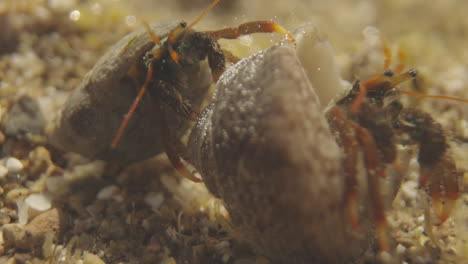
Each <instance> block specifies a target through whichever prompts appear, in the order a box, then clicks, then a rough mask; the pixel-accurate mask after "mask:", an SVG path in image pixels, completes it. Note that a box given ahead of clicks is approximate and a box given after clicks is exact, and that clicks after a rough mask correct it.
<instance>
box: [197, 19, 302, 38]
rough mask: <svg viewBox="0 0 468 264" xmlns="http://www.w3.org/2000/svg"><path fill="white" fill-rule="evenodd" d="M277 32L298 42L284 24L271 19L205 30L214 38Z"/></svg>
mask: <svg viewBox="0 0 468 264" xmlns="http://www.w3.org/2000/svg"><path fill="white" fill-rule="evenodd" d="M272 32H277V33H279V34H282V35H285V36H286V39H287V40H289V41H290V42H292V43H295V42H296V39H295V38H294V37H293V35H292V34H291V33H289V31H287V30H286V29H284V28H283V27H282V26H280V25H278V24H276V23H274V22H271V21H251V22H247V23H244V24H241V25H239V26H238V27H232V28H224V29H220V30H215V31H205V33H207V34H209V35H211V36H212V37H213V38H214V39H220V38H224V39H236V38H239V37H240V36H243V35H248V34H253V33H272Z"/></svg>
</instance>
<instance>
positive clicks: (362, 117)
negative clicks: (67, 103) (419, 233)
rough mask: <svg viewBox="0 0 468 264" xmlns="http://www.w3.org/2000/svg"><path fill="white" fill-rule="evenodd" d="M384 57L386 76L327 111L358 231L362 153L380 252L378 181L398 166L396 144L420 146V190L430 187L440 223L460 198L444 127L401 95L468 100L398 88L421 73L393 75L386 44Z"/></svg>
mask: <svg viewBox="0 0 468 264" xmlns="http://www.w3.org/2000/svg"><path fill="white" fill-rule="evenodd" d="M384 53H385V55H386V60H385V65H384V71H383V73H382V74H381V75H378V76H376V77H373V78H371V79H369V80H366V81H364V82H362V83H361V82H360V81H356V82H354V84H353V85H352V88H351V89H350V90H349V91H348V92H347V93H346V94H345V95H344V96H343V97H341V98H339V99H337V100H336V101H335V102H334V103H333V104H332V105H331V106H330V107H329V108H328V109H327V111H326V117H327V121H328V123H329V124H330V128H331V130H332V131H333V133H334V135H335V137H336V139H337V142H338V143H339V145H340V146H341V147H342V148H343V150H344V152H345V158H344V161H343V173H344V174H345V180H346V186H347V187H346V191H345V199H344V200H345V201H346V202H345V203H346V208H347V209H348V212H349V215H350V219H351V223H352V225H353V226H355V227H357V226H358V218H359V213H358V207H359V206H358V204H357V200H358V198H357V197H358V193H357V192H358V191H357V190H358V188H357V182H358V181H357V173H358V172H357V167H356V164H357V161H358V156H359V153H360V152H362V153H363V160H364V166H365V168H366V175H367V182H368V185H369V187H368V189H369V190H368V192H369V201H370V203H371V207H372V211H373V218H374V221H375V225H376V232H377V236H378V242H379V247H380V249H381V250H383V251H388V250H389V245H388V241H387V235H386V227H385V226H386V220H385V213H384V207H383V201H382V197H381V194H380V191H379V184H378V179H379V178H381V177H385V175H386V167H387V166H394V167H398V163H399V158H398V155H397V145H417V146H418V148H419V151H418V156H417V161H418V163H419V167H420V170H419V174H420V175H419V185H420V188H425V187H427V186H428V187H429V193H430V197H431V198H432V204H433V208H434V211H435V214H436V216H437V217H438V218H439V220H440V222H441V223H443V222H445V221H446V220H447V218H448V217H449V216H450V213H451V211H452V209H453V207H454V205H455V202H456V200H457V199H458V195H459V179H460V177H461V174H462V172H461V171H458V170H457V168H456V165H455V162H454V160H453V158H452V156H451V153H450V150H449V144H448V141H447V136H446V133H445V131H444V129H443V128H442V126H441V125H440V124H439V123H437V122H436V121H435V120H434V119H433V118H432V117H431V115H430V114H429V113H426V112H424V111H422V110H420V109H417V108H413V107H404V106H403V104H402V103H401V102H400V101H399V95H400V94H408V95H412V96H419V97H433V98H445V99H451V100H457V101H462V102H467V101H466V100H463V99H458V98H451V97H443V96H431V95H421V94H416V93H413V92H408V91H402V90H400V89H398V87H397V86H398V84H400V83H402V82H405V81H407V80H410V79H413V78H415V77H416V76H417V72H416V70H414V69H409V70H406V71H404V68H405V67H404V64H399V65H398V66H397V67H396V68H395V69H394V70H392V69H390V64H391V57H392V54H391V50H390V48H389V47H388V45H387V44H384ZM400 57H402V56H400Z"/></svg>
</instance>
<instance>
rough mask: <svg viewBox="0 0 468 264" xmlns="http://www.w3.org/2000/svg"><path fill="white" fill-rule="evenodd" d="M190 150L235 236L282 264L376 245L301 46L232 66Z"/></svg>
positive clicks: (347, 254) (342, 256)
mask: <svg viewBox="0 0 468 264" xmlns="http://www.w3.org/2000/svg"><path fill="white" fill-rule="evenodd" d="M189 148H190V151H191V154H192V157H193V161H194V164H195V165H196V166H197V168H198V169H199V171H200V172H201V174H202V175H203V180H204V182H205V183H206V185H207V187H208V189H209V190H210V191H211V192H212V193H214V194H215V195H216V196H218V197H220V198H221V199H222V200H223V201H224V202H225V206H226V209H227V210H228V211H229V213H230V216H231V221H232V224H233V226H234V230H235V233H236V234H235V235H237V236H238V237H239V238H240V239H242V240H245V241H247V242H248V243H249V244H250V245H251V246H252V247H253V248H254V249H256V250H257V252H258V253H259V254H262V255H265V256H268V257H269V258H271V259H272V260H273V262H274V263H348V262H351V261H354V260H356V259H357V258H358V257H359V256H360V255H362V254H363V252H364V251H365V250H366V249H367V248H368V247H369V245H370V244H371V243H372V241H373V235H372V228H371V227H370V226H371V225H370V223H369V221H368V220H365V219H362V222H361V227H360V229H359V230H358V231H359V232H354V231H355V230H353V229H352V228H350V223H349V217H347V215H346V213H345V212H346V210H345V209H344V207H343V193H344V187H345V186H344V184H345V179H344V177H343V174H342V173H341V164H342V158H343V154H342V151H341V150H340V148H339V147H338V146H337V144H336V142H335V140H334V137H333V136H332V134H331V132H330V129H329V127H328V124H327V122H326V120H325V119H324V117H323V113H322V111H321V106H320V103H319V100H318V97H317V95H316V93H315V91H314V89H313V87H312V85H311V83H310V82H309V80H308V78H307V75H306V73H305V71H304V69H303V67H302V65H301V63H300V61H299V59H298V58H297V56H296V51H295V49H294V46H293V45H291V44H288V43H284V44H281V45H277V46H274V47H273V48H271V49H268V50H266V51H264V52H260V53H258V54H256V55H253V56H251V57H248V58H245V59H243V60H241V61H240V62H238V63H237V64H235V65H234V66H232V67H231V68H229V69H228V70H227V71H226V72H225V73H224V74H223V76H222V77H221V79H220V80H219V81H218V83H217V91H216V95H215V97H214V99H213V102H212V104H211V105H209V107H207V108H206V109H205V110H204V111H203V113H202V116H201V118H200V119H199V121H198V123H197V125H196V127H195V128H194V129H193V131H192V134H191V136H190V141H189ZM357 233H359V234H357Z"/></svg>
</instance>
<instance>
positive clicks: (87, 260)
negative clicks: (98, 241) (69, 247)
mask: <svg viewBox="0 0 468 264" xmlns="http://www.w3.org/2000/svg"><path fill="white" fill-rule="evenodd" d="M83 264H105V262H104V261H103V260H102V259H101V258H100V257H98V256H97V255H94V254H92V253H89V252H85V253H84V255H83Z"/></svg>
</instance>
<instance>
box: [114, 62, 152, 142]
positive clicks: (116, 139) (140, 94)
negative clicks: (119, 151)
mask: <svg viewBox="0 0 468 264" xmlns="http://www.w3.org/2000/svg"><path fill="white" fill-rule="evenodd" d="M152 77H153V65H152V64H151V63H150V65H149V67H148V73H147V74H146V80H145V83H144V84H143V87H141V89H140V91H139V92H138V95H137V97H136V98H135V100H134V101H133V104H132V106H131V107H130V109H129V110H128V112H127V114H126V115H125V118H124V120H123V121H122V123H121V124H120V127H119V129H118V130H117V134H115V137H114V140H113V141H112V144H111V148H113V149H115V148H116V147H117V146H118V145H119V143H120V140H121V139H122V136H123V133H124V131H125V128H126V127H127V125H128V122H129V121H130V119H131V117H132V115H133V113H135V110H136V108H137V106H138V104H139V103H140V101H141V98H143V95H144V94H145V92H146V89H147V88H148V85H149V83H150V81H151V78H152Z"/></svg>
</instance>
